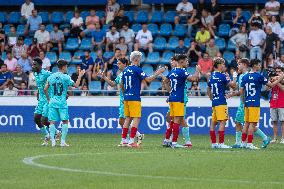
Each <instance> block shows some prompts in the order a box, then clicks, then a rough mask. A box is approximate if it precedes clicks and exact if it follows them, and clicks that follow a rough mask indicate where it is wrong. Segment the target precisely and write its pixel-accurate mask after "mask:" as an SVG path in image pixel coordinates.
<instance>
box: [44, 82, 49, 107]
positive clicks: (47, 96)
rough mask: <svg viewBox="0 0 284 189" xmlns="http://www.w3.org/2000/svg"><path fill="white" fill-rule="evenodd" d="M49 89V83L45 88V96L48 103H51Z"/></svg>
mask: <svg viewBox="0 0 284 189" xmlns="http://www.w3.org/2000/svg"><path fill="white" fill-rule="evenodd" d="M48 88H49V83H48V81H47V82H46V84H45V86H44V94H45V96H46V99H47V101H48V102H49V101H50V97H49V94H48Z"/></svg>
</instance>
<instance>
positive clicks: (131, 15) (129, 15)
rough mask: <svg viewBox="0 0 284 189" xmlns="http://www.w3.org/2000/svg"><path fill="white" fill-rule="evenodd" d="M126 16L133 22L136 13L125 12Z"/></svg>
mask: <svg viewBox="0 0 284 189" xmlns="http://www.w3.org/2000/svg"><path fill="white" fill-rule="evenodd" d="M124 16H127V17H128V18H129V21H130V22H133V20H134V12H133V11H124Z"/></svg>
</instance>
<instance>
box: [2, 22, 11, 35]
mask: <svg viewBox="0 0 284 189" xmlns="http://www.w3.org/2000/svg"><path fill="white" fill-rule="evenodd" d="M10 27H11V26H10V25H9V24H6V25H4V27H3V30H4V32H5V34H6V35H7V34H8V33H9V32H10Z"/></svg>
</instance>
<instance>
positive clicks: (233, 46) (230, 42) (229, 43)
mask: <svg viewBox="0 0 284 189" xmlns="http://www.w3.org/2000/svg"><path fill="white" fill-rule="evenodd" d="M227 49H228V50H229V51H235V50H236V44H234V43H233V42H232V41H231V40H229V41H228V47H227Z"/></svg>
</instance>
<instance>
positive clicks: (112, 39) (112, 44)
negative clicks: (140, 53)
mask: <svg viewBox="0 0 284 189" xmlns="http://www.w3.org/2000/svg"><path fill="white" fill-rule="evenodd" d="M118 43H119V33H118V31H117V30H116V27H115V26H111V27H110V30H109V31H108V32H107V33H106V51H107V52H108V51H110V49H111V50H112V51H114V50H115V48H116V45H117V44H118Z"/></svg>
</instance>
